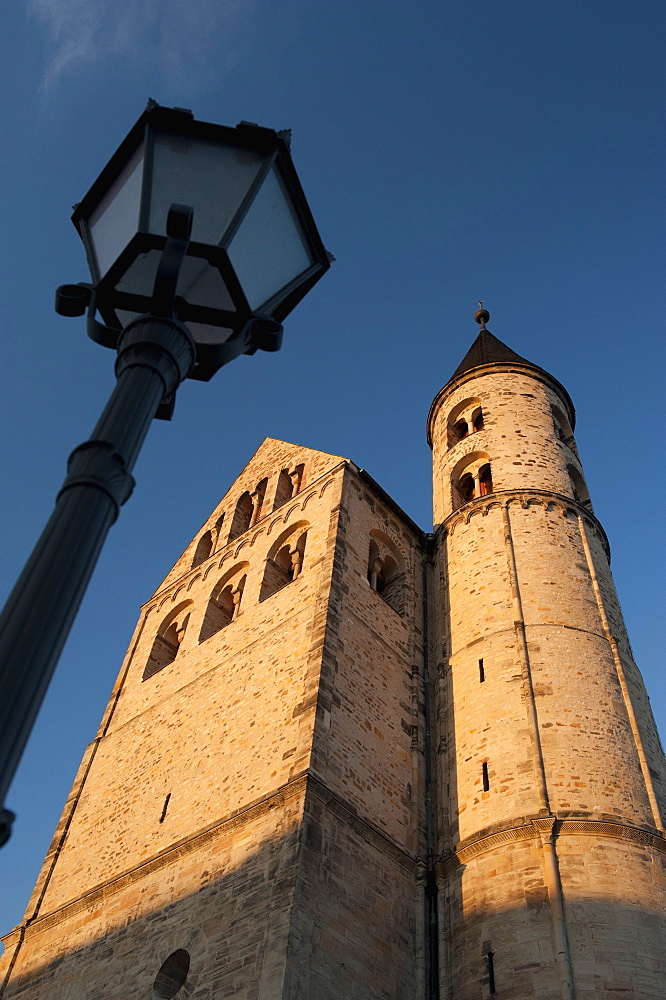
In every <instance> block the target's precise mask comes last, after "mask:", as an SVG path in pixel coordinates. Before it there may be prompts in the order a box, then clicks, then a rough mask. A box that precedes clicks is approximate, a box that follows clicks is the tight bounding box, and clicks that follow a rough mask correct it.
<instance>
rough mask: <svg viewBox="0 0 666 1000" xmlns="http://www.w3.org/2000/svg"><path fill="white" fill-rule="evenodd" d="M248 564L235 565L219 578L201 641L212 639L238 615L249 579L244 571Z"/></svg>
mask: <svg viewBox="0 0 666 1000" xmlns="http://www.w3.org/2000/svg"><path fill="white" fill-rule="evenodd" d="M247 565H248V564H247V563H242V564H241V565H240V566H235V567H234V568H233V569H231V570H229V571H228V572H227V573H225V574H224V576H223V577H222V579H221V580H218V582H217V584H216V585H215V588H214V590H213V592H212V594H211V595H210V598H209V601H208V606H207V607H206V614H205V615H204V620H203V622H202V625H201V631H200V633H199V642H204V641H205V640H206V639H210V637H211V636H212V635H215V633H216V632H219V631H220V630H221V629H223V628H226V626H227V625H230V624H231V622H232V621H234V620H235V619H236V617H237V616H238V613H239V611H240V605H241V600H242V598H243V591H244V589H245V581H246V579H247V577H246V575H245V573H244V572H243V571H244V570H245V569H246V568H247Z"/></svg>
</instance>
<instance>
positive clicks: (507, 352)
mask: <svg viewBox="0 0 666 1000" xmlns="http://www.w3.org/2000/svg"><path fill="white" fill-rule="evenodd" d="M498 361H520V363H521V364H523V365H531V366H532V367H533V368H536V367H537V366H536V365H533V364H532V362H531V361H528V360H527V358H522V357H521V356H520V354H516V352H515V351H512V350H511V348H510V347H507V346H506V344H503V343H502V341H501V340H498V338H497V337H496V336H495V335H494V334H492V333H491V332H490V330H486V328H485V326H484V327H483V328H482V329H481V332H480V333H479V336H478V337H477V338H476V340H475V341H474V343H473V344H472V346H471V347H470V349H469V351H468V352H467V354H466V355H465V357H464V358H463V359H462V361H461V362H460V364H459V365H458V367H457V368H456V370H455V371H454V373H453V375H452V376H451V378H452V379H454V378H455V377H456V376H457V375H462V374H463V372H468V371H470V369H472V368H478V367H479V365H489V364H494V363H496V362H498Z"/></svg>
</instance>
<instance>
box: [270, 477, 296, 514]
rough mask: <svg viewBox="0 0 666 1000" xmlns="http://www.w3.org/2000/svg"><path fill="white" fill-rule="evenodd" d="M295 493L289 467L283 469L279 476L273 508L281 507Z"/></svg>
mask: <svg viewBox="0 0 666 1000" xmlns="http://www.w3.org/2000/svg"><path fill="white" fill-rule="evenodd" d="M293 493H294V485H293V483H292V481H291V476H290V475H289V470H288V469H283V470H282V472H281V473H280V475H279V476H278V484H277V489H276V491H275V503H274V504H273V510H277V509H278V507H281V506H282V504H283V503H286V502H287V500H291V498H292V496H293Z"/></svg>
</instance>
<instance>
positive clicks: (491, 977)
mask: <svg viewBox="0 0 666 1000" xmlns="http://www.w3.org/2000/svg"><path fill="white" fill-rule="evenodd" d="M486 961H487V963H488V992H489V993H490V995H491V996H492V995H493V994H494V993H496V992H497V990H496V989H495V952H494V951H489V952H488V954H487V955H486Z"/></svg>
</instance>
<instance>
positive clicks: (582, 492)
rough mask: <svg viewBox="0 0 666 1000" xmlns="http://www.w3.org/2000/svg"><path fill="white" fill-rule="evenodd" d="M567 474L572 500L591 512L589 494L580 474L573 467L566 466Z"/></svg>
mask: <svg viewBox="0 0 666 1000" xmlns="http://www.w3.org/2000/svg"><path fill="white" fill-rule="evenodd" d="M567 472H568V473H569V479H570V480H571V490H572V492H573V498H574V500H577V501H578V503H580V504H582V505H583V507H587V508H588V510H592V501H591V500H590V494H589V492H588V489H587V486H586V485H585V480H584V479H583V477H582V476H581V474H580V472H579V471H578V469H576V468H575V467H574V466H573V465H567Z"/></svg>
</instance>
